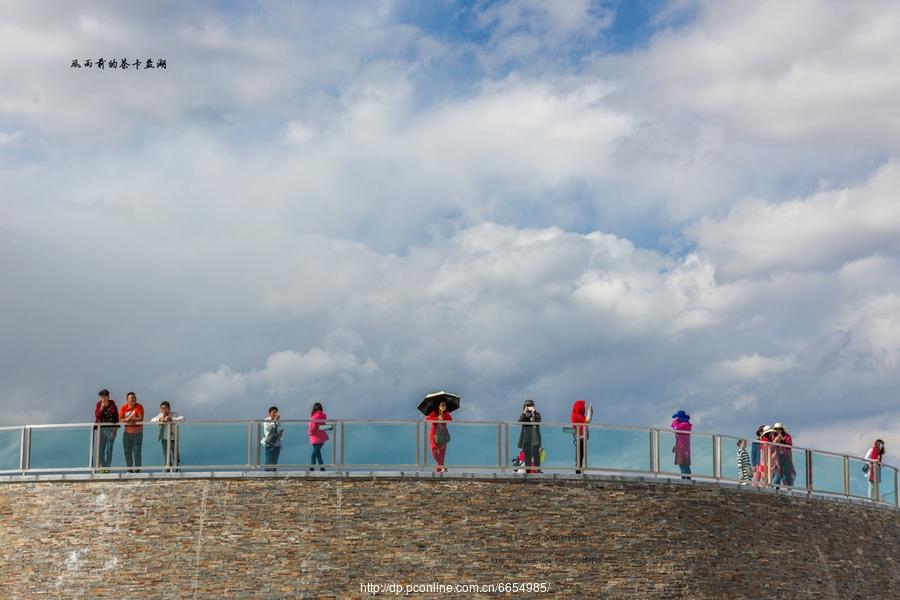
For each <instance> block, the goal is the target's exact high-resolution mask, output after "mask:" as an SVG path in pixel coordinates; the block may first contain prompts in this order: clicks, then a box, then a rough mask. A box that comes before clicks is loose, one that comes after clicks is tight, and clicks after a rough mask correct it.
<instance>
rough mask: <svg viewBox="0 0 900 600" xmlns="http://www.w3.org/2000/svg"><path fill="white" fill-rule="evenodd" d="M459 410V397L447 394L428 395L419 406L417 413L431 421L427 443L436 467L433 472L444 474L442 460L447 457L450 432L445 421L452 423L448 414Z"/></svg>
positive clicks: (444, 469)
mask: <svg viewBox="0 0 900 600" xmlns="http://www.w3.org/2000/svg"><path fill="white" fill-rule="evenodd" d="M457 408H459V396H454V395H453V394H448V393H447V392H443V391H441V392H436V393H434V394H428V395H427V396H425V399H424V400H422V402H421V404H419V411H421V412H422V413H423V414H424V415H425V419H426V420H428V421H431V430H430V431H429V432H428V442H429V445H430V446H431V455H432V456H433V457H434V462H435V464H436V465H437V466H436V468H435V471H436V472H437V473H444V472H446V471H447V469H446V468H445V467H444V458H445V457H446V455H447V444H449V443H450V432H449V431H448V430H447V421H452V420H453V417H451V416H450V412H451V411H454V410H456V409H457Z"/></svg>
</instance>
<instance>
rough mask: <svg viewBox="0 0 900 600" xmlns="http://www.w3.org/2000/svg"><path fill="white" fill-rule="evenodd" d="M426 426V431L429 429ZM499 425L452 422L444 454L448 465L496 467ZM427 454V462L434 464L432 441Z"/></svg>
mask: <svg viewBox="0 0 900 600" xmlns="http://www.w3.org/2000/svg"><path fill="white" fill-rule="evenodd" d="M428 429H429V428H428V427H426V432H427V431H428ZM498 431H499V429H498V427H497V425H496V424H495V423H491V424H480V423H451V424H450V425H449V427H448V428H447V432H448V433H449V434H450V443H449V444H447V452H446V454H445V456H444V464H445V465H447V466H469V467H489V468H494V469H496V468H497V466H498V457H497V448H498V447H499V445H498V444H497V435H498ZM428 446H429V447H428V452H426V455H425V464H426V465H432V466H433V465H434V464H435V461H434V456H432V453H431V447H430V443H429V444H428Z"/></svg>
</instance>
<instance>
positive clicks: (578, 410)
mask: <svg viewBox="0 0 900 600" xmlns="http://www.w3.org/2000/svg"><path fill="white" fill-rule="evenodd" d="M586 406H587V403H586V402H585V401H584V400H576V401H575V403H574V404H573V405H572V436H573V437H572V439H573V441H574V442H575V474H576V475H580V474H581V471H582V469H584V466H585V463H586V460H585V458H586V457H585V451H586V448H585V440H586V439H588V436H589V435H590V434H589V433H588V428H587V427H585V426H584V425H579V423H590V422H591V417H592V416H593V413H594V406H593V405H591V406H590V407H588V408H585V407H586Z"/></svg>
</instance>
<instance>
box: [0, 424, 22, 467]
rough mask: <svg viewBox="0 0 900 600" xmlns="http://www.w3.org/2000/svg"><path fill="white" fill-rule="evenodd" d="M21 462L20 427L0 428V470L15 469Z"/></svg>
mask: <svg viewBox="0 0 900 600" xmlns="http://www.w3.org/2000/svg"><path fill="white" fill-rule="evenodd" d="M21 464H22V428H21V427H10V428H4V429H0V472H2V471H16V470H18V469H19V467H20V465H21Z"/></svg>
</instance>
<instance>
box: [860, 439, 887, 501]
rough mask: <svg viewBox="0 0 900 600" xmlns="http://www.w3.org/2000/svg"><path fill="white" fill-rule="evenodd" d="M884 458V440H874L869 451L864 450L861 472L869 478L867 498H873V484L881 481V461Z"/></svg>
mask: <svg viewBox="0 0 900 600" xmlns="http://www.w3.org/2000/svg"><path fill="white" fill-rule="evenodd" d="M883 459H884V440H875V443H874V444H872V447H871V448H869V451H868V452H866V460H867V461H869V462H867V463H866V464H864V465H863V473H865V474H866V478H867V479H868V480H869V498H872V499H873V500H874V499H875V486H876V484H880V483H881V463H882V460H883Z"/></svg>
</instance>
